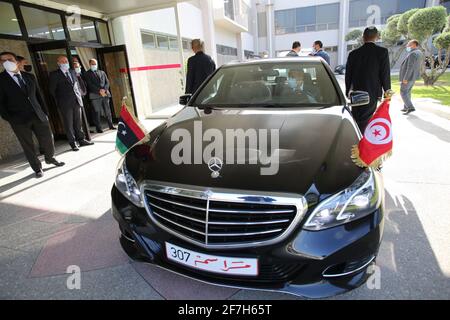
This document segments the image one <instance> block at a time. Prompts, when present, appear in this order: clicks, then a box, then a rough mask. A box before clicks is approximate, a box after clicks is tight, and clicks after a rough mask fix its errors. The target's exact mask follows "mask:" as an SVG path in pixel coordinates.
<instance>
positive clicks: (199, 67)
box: [186, 39, 216, 94]
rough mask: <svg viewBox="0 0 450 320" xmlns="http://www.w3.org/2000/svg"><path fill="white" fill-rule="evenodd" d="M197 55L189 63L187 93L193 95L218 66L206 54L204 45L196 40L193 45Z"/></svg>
mask: <svg viewBox="0 0 450 320" xmlns="http://www.w3.org/2000/svg"><path fill="white" fill-rule="evenodd" d="M191 47H192V51H194V53H195V55H194V56H192V57H190V58H189V59H188V62H187V66H188V68H187V69H188V70H187V75H186V93H190V94H193V93H194V92H195V91H197V89H198V88H200V86H201V85H202V83H203V82H204V81H205V80H206V79H207V78H208V77H209V76H210V75H211V74H212V73H213V72H214V71H215V70H216V64H215V63H214V61H213V59H211V57H210V56H208V55H207V54H205V53H204V52H203V51H204V43H203V42H202V41H201V40H200V39H194V40H192V43H191Z"/></svg>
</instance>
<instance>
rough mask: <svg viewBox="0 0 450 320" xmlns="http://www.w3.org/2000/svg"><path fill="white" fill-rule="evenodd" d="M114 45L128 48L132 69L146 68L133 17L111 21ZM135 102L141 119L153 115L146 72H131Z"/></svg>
mask: <svg viewBox="0 0 450 320" xmlns="http://www.w3.org/2000/svg"><path fill="white" fill-rule="evenodd" d="M111 25H112V27H113V32H112V33H113V35H114V40H113V41H114V43H115V44H116V45H120V44H124V45H125V46H126V48H127V53H128V60H129V63H130V67H131V68H133V67H138V66H145V65H146V61H145V56H144V47H143V45H142V39H141V30H140V28H139V26H138V25H136V23H135V22H134V21H133V19H132V17H131V16H124V17H119V18H115V19H113V20H112V21H111ZM131 81H132V82H133V90H134V97H135V99H136V101H134V103H135V105H136V110H137V113H138V117H139V119H146V118H148V117H150V116H151V114H152V101H151V97H150V93H149V91H148V90H149V88H150V84H149V82H148V78H147V74H146V72H131Z"/></svg>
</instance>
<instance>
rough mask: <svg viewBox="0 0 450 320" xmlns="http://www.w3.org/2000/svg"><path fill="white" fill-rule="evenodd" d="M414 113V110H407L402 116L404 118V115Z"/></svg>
mask: <svg viewBox="0 0 450 320" xmlns="http://www.w3.org/2000/svg"><path fill="white" fill-rule="evenodd" d="M414 111H416V109H414V108H411V109H408V110H407V111H405V113H404V115H405V116H406V115H408V114H410V113H411V112H414Z"/></svg>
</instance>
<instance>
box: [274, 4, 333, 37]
mask: <svg viewBox="0 0 450 320" xmlns="http://www.w3.org/2000/svg"><path fill="white" fill-rule="evenodd" d="M338 28H339V3H331V4H325V5H320V6H311V7H301V8H296V9H288V10H280V11H275V33H276V34H286V33H297V32H312V31H324V30H335V29H338Z"/></svg>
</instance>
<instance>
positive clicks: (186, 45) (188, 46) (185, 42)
mask: <svg viewBox="0 0 450 320" xmlns="http://www.w3.org/2000/svg"><path fill="white" fill-rule="evenodd" d="M190 49H191V40H188V39H183V50H185V51H189V50H190Z"/></svg>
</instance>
